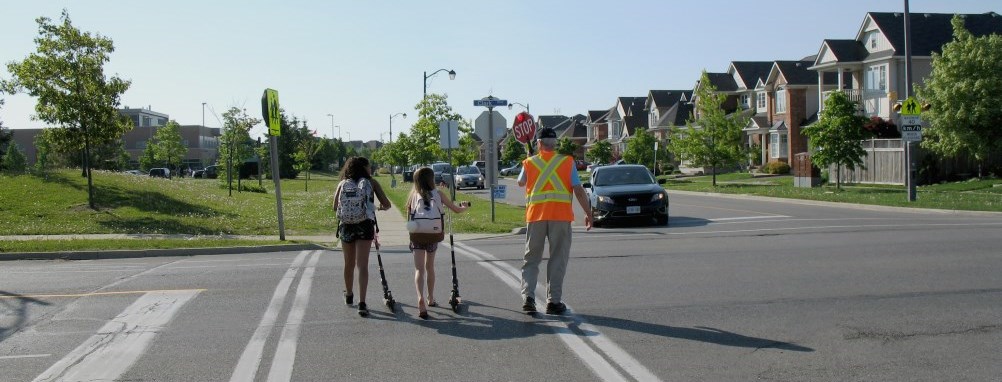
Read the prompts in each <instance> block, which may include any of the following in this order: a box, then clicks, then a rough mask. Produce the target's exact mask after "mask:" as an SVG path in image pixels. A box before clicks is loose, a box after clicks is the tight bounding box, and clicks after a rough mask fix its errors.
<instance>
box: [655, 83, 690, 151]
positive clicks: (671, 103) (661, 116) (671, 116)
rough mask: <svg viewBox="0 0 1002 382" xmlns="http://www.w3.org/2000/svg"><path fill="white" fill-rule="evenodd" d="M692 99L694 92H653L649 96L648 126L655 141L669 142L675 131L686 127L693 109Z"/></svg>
mask: <svg viewBox="0 0 1002 382" xmlns="http://www.w3.org/2000/svg"><path fill="white" fill-rule="evenodd" d="M690 98H692V90H651V91H650V92H649V93H648V94H647V101H646V102H645V103H644V109H646V110H647V126H649V127H650V132H651V134H652V135H653V136H654V139H656V140H658V141H661V142H663V141H667V140H669V139H670V138H671V132H672V130H673V129H675V128H677V127H680V126H685V122H686V120H687V119H688V118H689V111H690V110H691V108H692V106H691V105H690V104H689V99H690Z"/></svg>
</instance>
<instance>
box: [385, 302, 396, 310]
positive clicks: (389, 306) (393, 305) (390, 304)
mask: <svg viewBox="0 0 1002 382" xmlns="http://www.w3.org/2000/svg"><path fill="white" fill-rule="evenodd" d="M385 302H386V307H387V308H390V311H391V312H392V311H393V308H394V307H396V305H397V302H396V301H393V299H389V300H385Z"/></svg>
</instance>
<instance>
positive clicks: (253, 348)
mask: <svg viewBox="0 0 1002 382" xmlns="http://www.w3.org/2000/svg"><path fill="white" fill-rule="evenodd" d="M307 254H309V251H302V252H300V253H299V256H296V259H295V260H293V261H292V265H290V266H289V269H288V270H286V271H285V275H284V276H282V279H281V280H279V282H278V286H277V287H275V293H274V294H272V295H271V302H269V303H268V310H266V311H265V312H264V316H263V317H261V322H260V323H259V324H258V325H257V329H256V330H254V334H253V335H252V336H251V339H250V341H249V342H248V343H247V346H246V347H245V348H244V351H243V353H242V354H240V360H239V361H237V366H236V367H235V368H233V375H232V376H230V381H231V382H244V381H253V380H254V376H255V375H257V368H258V366H260V364H261V354H262V353H264V345H265V342H266V341H267V340H268V335H269V334H270V333H271V328H272V326H273V325H275V321H276V320H277V319H278V313H279V312H280V311H281V310H282V305H283V304H284V303H285V295H287V294H289V287H290V286H291V285H292V280H293V279H295V278H296V273H299V268H300V267H301V266H302V265H303V261H304V260H305V259H306V255H307Z"/></svg>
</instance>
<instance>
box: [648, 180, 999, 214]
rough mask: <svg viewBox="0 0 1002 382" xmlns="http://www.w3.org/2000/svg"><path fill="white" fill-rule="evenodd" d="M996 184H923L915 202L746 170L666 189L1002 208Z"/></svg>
mask: <svg viewBox="0 0 1002 382" xmlns="http://www.w3.org/2000/svg"><path fill="white" fill-rule="evenodd" d="M995 184H1002V180H1000V179H982V180H971V181H965V182H957V183H944V184H933V185H928V186H920V187H917V188H916V194H917V196H916V200H915V201H914V202H909V201H908V200H907V195H906V193H905V192H906V191H905V187H904V186H894V185H845V184H843V185H842V188H841V189H836V188H835V186H834V185H832V184H827V185H825V186H823V187H816V188H798V187H793V177H792V176H789V175H783V176H757V177H753V176H752V175H751V174H747V173H729V174H718V175H717V186H716V187H713V185H712V179H711V177H710V176H698V177H685V178H676V179H671V180H669V181H668V182H667V184H666V185H665V188H667V189H669V190H684V191H697V192H717V193H724V194H746V195H759V196H771V197H778V198H791V199H806V200H820V201H829V202H842V203H858V204H873V205H882V206H899V207H915V208H936V209H946V210H968V211H1002V186H1000V187H994V185H995Z"/></svg>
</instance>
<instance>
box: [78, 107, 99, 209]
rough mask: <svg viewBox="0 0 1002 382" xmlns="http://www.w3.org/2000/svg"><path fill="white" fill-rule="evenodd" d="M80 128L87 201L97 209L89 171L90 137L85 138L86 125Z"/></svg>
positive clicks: (91, 206) (92, 177)
mask: <svg viewBox="0 0 1002 382" xmlns="http://www.w3.org/2000/svg"><path fill="white" fill-rule="evenodd" d="M81 125H82V124H81ZM80 130H81V131H83V134H84V161H83V168H84V172H85V173H87V203H88V204H89V205H90V209H92V210H97V207H95V206H94V176H93V175H92V174H91V171H90V139H87V127H86V126H81V129H80Z"/></svg>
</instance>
